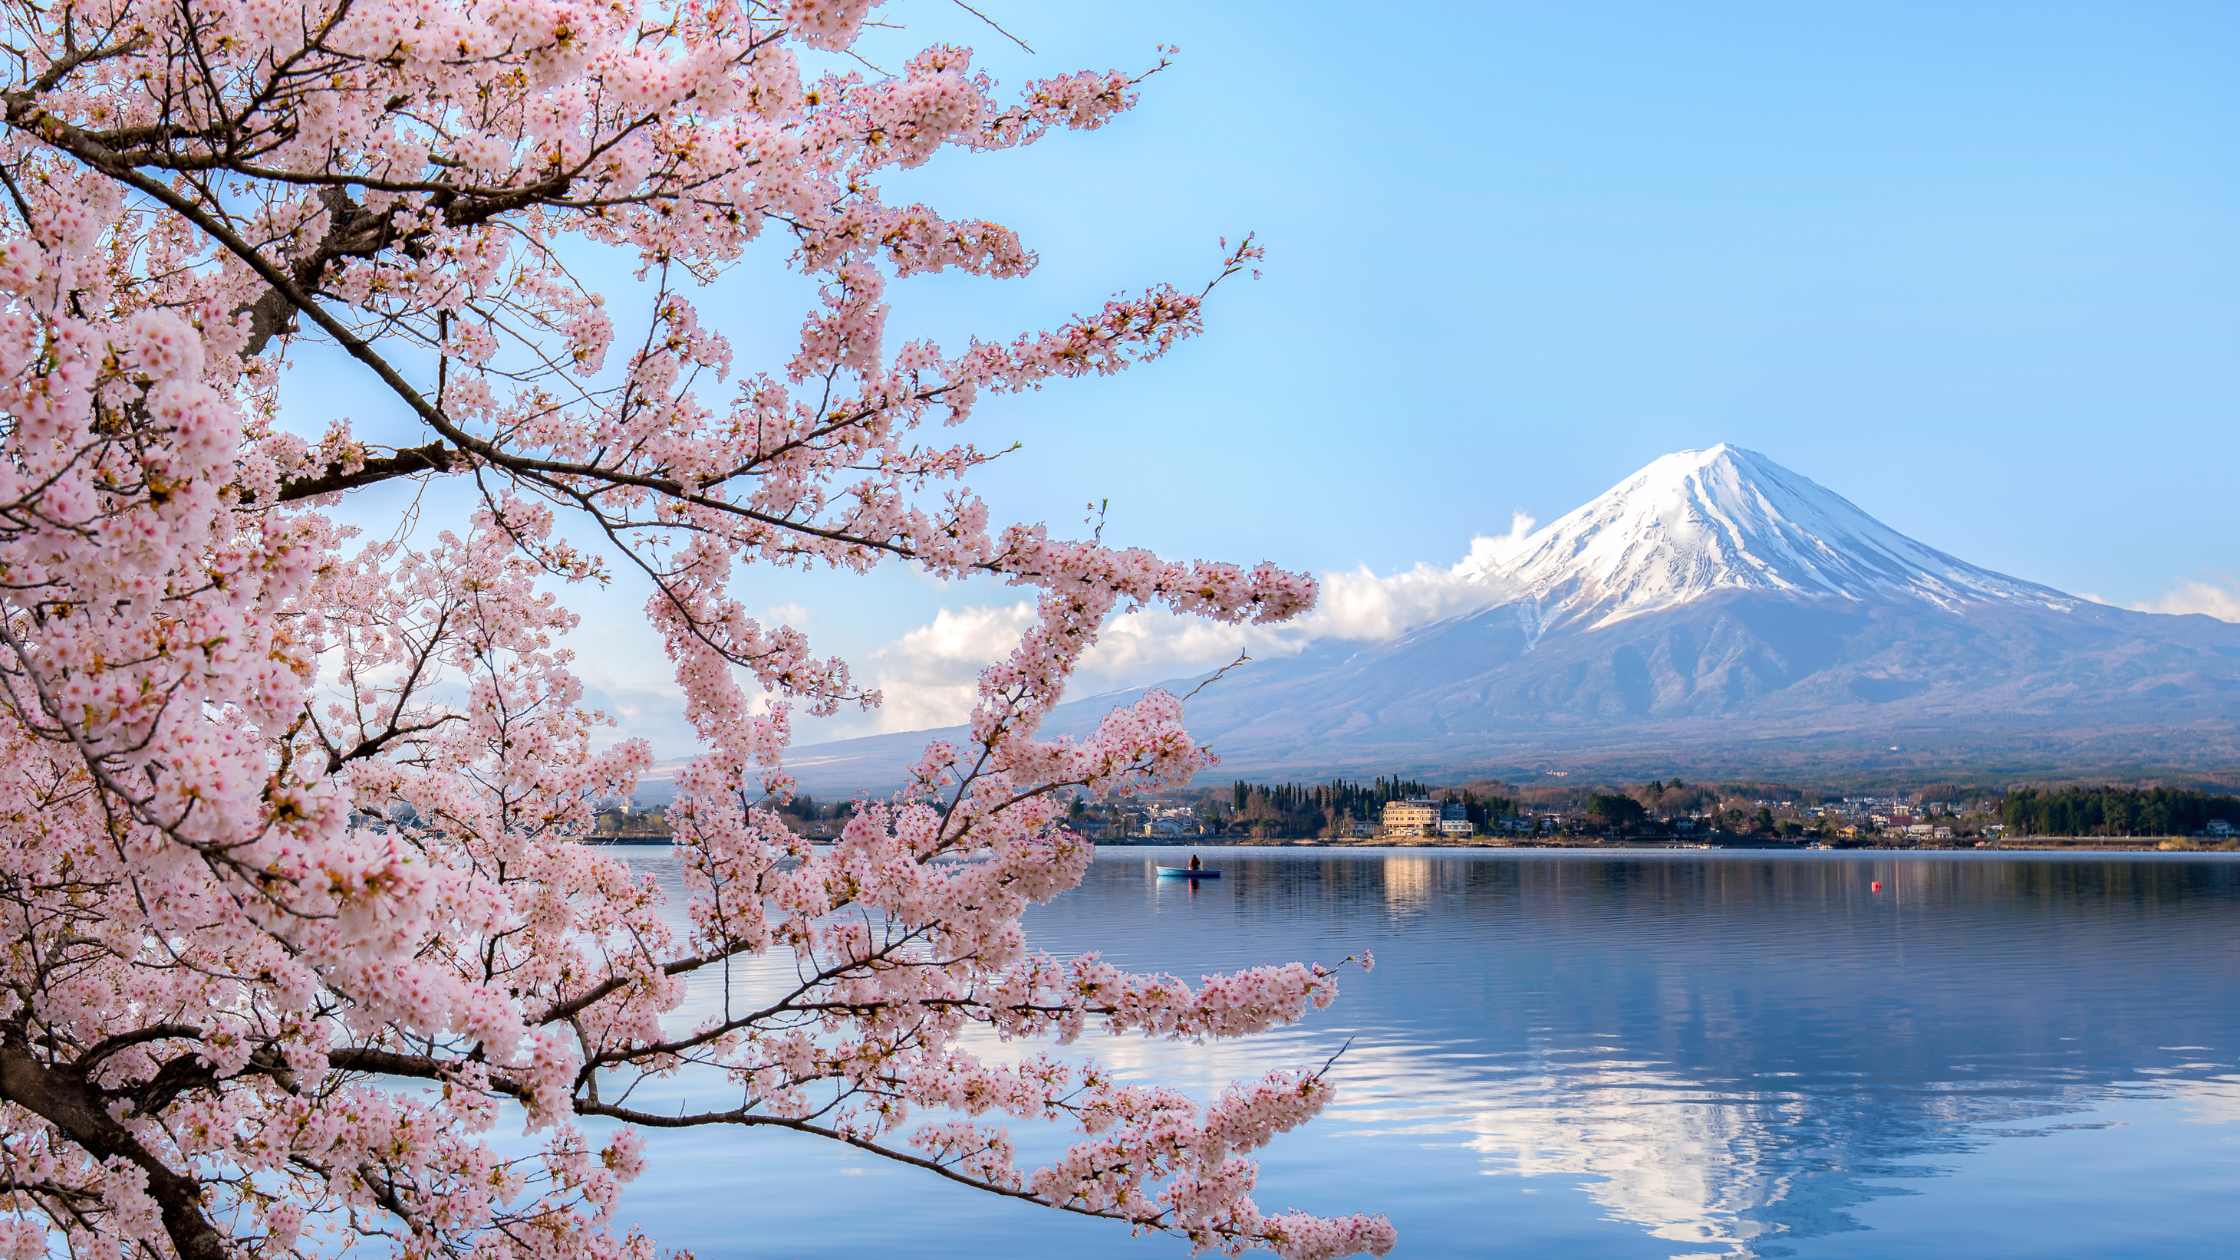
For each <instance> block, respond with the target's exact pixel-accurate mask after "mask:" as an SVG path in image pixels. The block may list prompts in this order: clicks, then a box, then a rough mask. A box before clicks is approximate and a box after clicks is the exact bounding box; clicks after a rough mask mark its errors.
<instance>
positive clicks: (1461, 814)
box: [1439, 801, 1478, 840]
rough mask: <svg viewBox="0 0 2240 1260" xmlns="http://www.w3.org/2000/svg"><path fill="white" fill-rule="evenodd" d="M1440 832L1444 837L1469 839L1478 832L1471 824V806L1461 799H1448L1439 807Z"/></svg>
mask: <svg viewBox="0 0 2240 1260" xmlns="http://www.w3.org/2000/svg"><path fill="white" fill-rule="evenodd" d="M1439 834H1440V835H1441V836H1442V837H1460V838H1462V839H1465V840H1467V839H1469V838H1470V837H1471V836H1474V835H1476V834H1478V829H1477V828H1476V827H1473V826H1471V825H1470V807H1469V806H1468V805H1465V804H1463V803H1462V802H1461V801H1448V802H1447V803H1446V804H1444V805H1441V806H1440V807H1439Z"/></svg>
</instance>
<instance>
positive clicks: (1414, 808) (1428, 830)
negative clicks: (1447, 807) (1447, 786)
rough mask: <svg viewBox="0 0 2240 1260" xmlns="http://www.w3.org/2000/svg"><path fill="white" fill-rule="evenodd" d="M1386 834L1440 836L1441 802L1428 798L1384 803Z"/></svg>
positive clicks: (1415, 797) (1416, 797) (1422, 797)
mask: <svg viewBox="0 0 2240 1260" xmlns="http://www.w3.org/2000/svg"><path fill="white" fill-rule="evenodd" d="M1384 834H1386V835H1388V836H1435V835H1437V834H1439V802H1437V801H1435V800H1432V799H1431V798H1430V797H1428V796H1411V797H1408V798H1407V799H1406V800H1399V801H1386V802H1385V803H1384Z"/></svg>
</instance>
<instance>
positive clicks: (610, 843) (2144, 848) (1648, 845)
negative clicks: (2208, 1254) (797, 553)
mask: <svg viewBox="0 0 2240 1260" xmlns="http://www.w3.org/2000/svg"><path fill="white" fill-rule="evenodd" d="M2170 840H2191V841H2194V842H2195V843H2197V844H2198V843H2199V837H2193V836H2146V837H2114V838H2110V837H2106V836H2080V837H2062V836H2033V837H2030V838H2029V839H2026V840H2010V841H2001V842H1999V843H1996V844H1987V845H1984V846H1982V847H1981V848H1978V847H1977V846H1975V845H1972V844H1968V845H1887V846H1884V845H1864V844H1862V845H1848V846H1845V847H1843V848H1810V847H1807V846H1805V845H1801V844H1752V843H1748V842H1743V843H1736V844H1718V843H1701V842H1695V841H1674V840H1593V839H1581V840H1575V841H1567V842H1566V841H1558V842H1555V843H1545V842H1543V843H1538V844H1519V843H1515V842H1495V843H1490V844H1489V843H1483V842H1465V841H1454V840H1407V839H1393V840H1374V839H1373V840H1229V839H1214V838H1207V839H1200V840H1198V841H1195V842H1192V841H1185V840H1172V841H1169V840H1158V841H1131V842H1128V843H1119V844H1115V843H1105V842H1098V843H1097V849H1098V851H1099V852H1100V853H1108V854H1109V853H1117V852H1120V851H1123V850H1127V849H1453V850H1468V851H1474V852H1484V853H1493V852H1500V851H1504V850H1517V851H1537V852H1543V853H1554V852H1582V851H1583V852H1593V851H1596V850H1601V851H1604V852H1610V853H1845V854H1874V855H1877V856H1884V855H1895V854H1909V853H1921V854H1928V853H2133V854H2162V853H2176V854H2182V855H2185V856H2189V857H2201V856H2206V855H2214V854H2220V853H2221V854H2232V855H2235V856H2240V850H2233V849H2218V848H2216V847H2214V846H2211V845H2201V847H2198V848H2191V849H2164V848H2161V847H2160V846H2161V845H2162V844H2163V843H2165V842H2167V841H2170ZM578 843H581V844H588V845H594V846H597V847H599V848H638V847H646V848H651V847H671V846H673V845H674V843H675V842H674V840H673V839H672V838H671V837H669V836H585V837H584V838H583V839H582V840H580V841H578Z"/></svg>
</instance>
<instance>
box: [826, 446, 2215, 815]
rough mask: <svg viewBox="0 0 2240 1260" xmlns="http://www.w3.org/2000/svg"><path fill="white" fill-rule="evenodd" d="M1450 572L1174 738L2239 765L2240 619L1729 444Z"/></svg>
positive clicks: (2140, 767) (1848, 762)
mask: <svg viewBox="0 0 2240 1260" xmlns="http://www.w3.org/2000/svg"><path fill="white" fill-rule="evenodd" d="M1457 572H1458V575H1460V576H1462V577H1464V578H1466V579H1468V580H1470V581H1472V582H1475V583H1477V584H1480V585H1483V586H1484V587H1485V588H1486V591H1487V596H1488V602H1487V604H1486V605H1485V606H1483V607H1480V608H1478V609H1476V610H1474V611H1471V612H1466V613H1463V614H1461V615H1458V616H1452V617H1448V618H1445V619H1443V620H1440V621H1435V622H1432V623H1430V624H1428V625H1424V626H1419V627H1416V628H1415V629H1412V630H1410V631H1408V632H1406V633H1404V634H1401V635H1399V636H1397V637H1394V638H1391V639H1387V640H1384V641H1380V642H1374V643H1359V642H1333V641H1324V642H1321V643H1317V644H1314V645H1311V646H1310V647H1308V648H1307V649H1306V650H1305V651H1303V652H1301V653H1299V654H1298V655H1296V656H1291V657H1285V658H1277V659H1271V660H1265V661H1254V662H1252V663H1250V664H1249V665H1247V666H1246V667H1244V668H1242V669H1239V670H1236V671H1234V672H1232V673H1231V674H1229V675H1228V676H1227V677H1225V678H1224V679H1222V680H1221V682H1220V683H1218V684H1216V685H1215V686H1214V687H1211V688H1208V689H1207V690H1206V691H1204V692H1202V693H1201V694H1199V695H1198V696H1197V698H1195V699H1194V700H1192V702H1191V703H1190V707H1189V715H1190V723H1191V730H1192V733H1193V734H1195V735H1196V736H1198V737H1199V738H1200V739H1203V740H1206V741H1208V742H1210V743H1211V744H1212V745H1213V746H1214V747H1215V749H1216V750H1217V751H1218V752H1220V753H1221V755H1222V756H1223V758H1224V761H1225V763H1226V766H1225V770H1224V772H1225V773H1230V774H1241V775H1242V776H1244V777H1283V776H1289V777H1319V776H1321V775H1325V774H1334V773H1343V774H1355V775H1360V774H1370V773H1386V772H1405V773H1416V772H1442V773H1448V772H1451V773H1464V772H1468V771H1472V770H1482V771H1485V772H1489V773H1504V774H1517V773H1527V772H1529V773H1534V774H1537V773H1540V772H1541V770H1540V769H1539V768H1536V767H1549V768H1558V767H1560V766H1562V765H1572V764H1580V765H1585V764H1594V765H1603V766H1611V767H1617V766H1628V767H1639V768H1640V769H1641V772H1642V773H1644V774H1648V773H1668V772H1674V771H1678V772H1683V773H1695V774H1701V773H1705V772H1710V771H1713V770H1716V769H1721V768H1723V769H1725V770H1729V771H1733V772H1736V773H1754V772H1756V771H1758V770H1770V769H1775V768H1781V767H1786V768H1787V769H1788V770H1789V771H1791V772H1795V773H1800V774H1819V775H1822V776H1823V777H1825V776H1826V775H1827V774H1829V773H1833V772H1837V771H1844V772H1849V771H1851V770H1856V769H1858V768H1859V767H1861V766H1863V765H1867V764H1869V763H1873V762H1878V761H1888V760H1891V759H1889V758H1885V757H1883V753H1884V752H1885V751H1896V752H1901V753H1902V752H1905V750H1907V749H1908V748H1912V749H1916V750H1932V749H1933V750H1936V751H1934V752H1933V753H1929V752H1922V753H1920V754H1919V755H1921V756H1928V757H1929V758H1930V759H1931V760H1932V761H1933V762H1934V763H1935V764H1936V765H1937V766H1938V767H1941V768H1942V769H1943V770H1954V771H1957V770H1963V769H1966V768H1967V767H1968V766H1969V765H1970V764H1971V761H1972V762H1973V763H1977V764H1980V765H1982V766H1984V767H1986V768H1989V767H1991V766H1993V765H1999V766H2005V767H2008V768H2010V769H2012V770H2014V771H2015V772H2017V773H2037V774H2044V773H2056V774H2058V773H2063V772H2067V771H2074V772H2078V773H2082V772H2085V771H2087V770H2094V769H2100V770H2107V771H2116V772H2126V771H2132V772H2137V771H2146V770H2149V769H2151V768H2153V767H2163V768H2171V769H2179V770H2186V771H2198V772H2207V771H2211V770H2213V769H2215V768H2217V767H2229V766H2231V765H2232V764H2233V763H2234V761H2235V759H2236V758H2240V734H2236V732H2240V626H2236V625H2232V624H2230V623H2226V622H2222V621H2217V620H2215V619H2213V618H2209V617H2205V616H2199V615H2193V616H2171V615H2166V614H2157V613H2144V612H2133V611H2130V610H2126V609H2120V608H2114V607H2111V606H2108V605H2104V604H2098V603H2094V602H2092V601H2090V600H2085V599H2082V598H2079V597H2076V596H2072V595H2068V594H2066V593H2064V592H2061V591H2058V590H2055V589H2054V588H2052V587H2048V586H2044V585H2041V584H2038V583H2033V582H2028V581H2025V580H2022V579H2019V578H2013V577H2009V576H2007V575H2005V574H2001V573H1996V572H1994V571H1992V570H1989V569H1985V568H1982V567H1980V566H1976V565H1973V564H1969V563H1968V562H1966V561H1963V560H1960V559H1959V558H1957V557H1954V556H1951V555H1948V554H1946V553H1945V552H1942V551H1939V550H1937V549H1936V548H1933V547H1930V546H1928V545H1926V544H1923V543H1920V542H1918V541H1916V540H1914V539H1911V538H1908V537H1907V536H1905V535H1904V534H1901V533H1899V532H1898V531H1896V530H1894V529H1891V528H1890V527H1888V526H1886V525H1884V524H1882V523H1881V522H1880V521H1877V520H1875V519H1874V518H1873V517H1871V516H1869V515H1867V514H1866V513H1865V512H1864V511H1861V510H1860V509H1859V508H1857V507H1856V506H1855V505H1853V504H1851V503H1850V501H1849V500H1847V499H1844V498H1843V497H1842V496H1841V495H1839V494H1836V493H1835V492H1834V491H1831V490H1827V489H1826V488H1824V487H1821V486H1819V485H1818V484H1817V483H1815V482H1813V481H1811V480H1810V479H1808V478H1805V477H1803V476H1801V475H1799V474H1796V473H1793V472H1791V471H1789V470H1788V469H1785V468H1782V467H1781V466H1780V465H1778V464H1776V463H1774V462H1773V461H1772V460H1770V459H1768V458H1766V457H1765V456H1763V455H1759V454H1757V453H1755V452H1752V451H1747V450H1743V449H1741V448H1738V447H1733V446H1727V445H1720V446H1715V447H1711V448H1708V449H1706V450H1700V451H1683V452H1677V453H1675V454H1673V455H1668V456H1665V457H1663V458H1662V459H1659V460H1657V461H1654V462H1652V463H1651V464H1650V465H1648V466H1647V467H1645V468H1643V469H1642V470H1641V471H1640V472H1637V473H1636V474H1634V475H1633V476H1632V477H1629V478H1627V479H1626V480H1624V481H1621V482H1620V483H1618V484H1617V485H1616V486H1613V487H1612V488H1611V489H1610V490H1609V491H1608V492H1606V493H1604V494H1603V495H1600V496H1598V497H1597V498H1596V499H1594V500H1592V501H1590V502H1589V503H1587V504H1585V505H1583V506H1582V507H1580V508H1579V509H1577V510H1575V511H1573V512H1570V513H1566V514H1565V515H1564V516H1563V517H1561V518H1559V519H1558V520H1556V521H1554V522H1551V523H1550V524H1549V525H1548V526H1546V527H1544V528H1542V529H1540V530H1537V531H1535V532H1534V533H1532V534H1530V535H1528V536H1527V537H1525V538H1524V539H1522V540H1520V541H1519V542H1517V543H1514V544H1510V545H1507V546H1504V547H1498V548H1486V547H1483V546H1481V547H1480V548H1478V549H1475V550H1474V552H1473V555H1472V558H1471V559H1470V560H1468V561H1466V562H1465V564H1464V565H1463V566H1461V567H1459V568H1458V570H1457ZM1197 682H1198V679H1197V678H1188V679H1181V680H1175V681H1173V682H1169V683H1166V684H1163V685H1164V686H1165V687H1166V688H1167V689H1168V690H1170V691H1174V692H1175V693H1176V694H1181V693H1183V692H1186V691H1188V690H1190V689H1191V688H1192V687H1194V686H1195V685H1196V683H1197ZM1141 690H1142V689H1137V693H1140V691H1141ZM1130 694H1133V693H1119V694H1117V695H1106V696H1099V697H1094V698H1091V699H1089V700H1084V701H1076V702H1071V703H1068V704H1064V705H1061V706H1060V707H1059V708H1058V710H1057V711H1056V712H1055V713H1053V714H1052V717H1051V721H1050V724H1049V727H1048V729H1050V730H1051V731H1053V732H1059V733H1078V732H1080V731H1085V730H1087V729H1088V728H1089V727H1091V726H1093V725H1094V723H1095V721H1096V720H1097V719H1098V718H1100V717H1101V716H1102V715H1103V713H1105V712H1107V711H1109V710H1110V708H1111V707H1112V706H1113V705H1114V704H1116V703H1122V702H1125V700H1126V699H1127V698H1128V696H1129V695H1130ZM929 734H931V732H913V733H906V734H898V735H885V736H872V737H867V738H864V739H858V740H849V741H840V742H836V743H832V744H825V745H811V746H807V747H804V748H801V749H798V750H796V753H795V758H794V760H793V762H792V763H791V764H792V768H793V769H794V771H795V773H796V774H797V776H799V777H801V778H802V780H803V781H804V782H805V783H810V782H815V783H818V784H821V787H820V788H819V789H817V790H824V791H830V790H833V789H834V788H835V787H842V786H845V787H848V788H855V787H862V788H867V789H868V788H877V787H883V786H888V785H890V784H891V783H892V782H897V781H899V779H900V774H899V771H900V768H901V766H902V765H904V764H906V763H907V761H908V760H909V758H910V756H912V755H914V754H915V752H916V750H917V749H918V748H919V747H922V745H923V743H924V740H925V739H926V738H927V737H928V735H929ZM1890 745H1896V746H1897V748H1896V749H1890V748H1889V746H1890ZM851 777H852V778H854V779H856V780H859V781H858V782H852V783H844V782H843V781H844V780H847V779H849V778H851Z"/></svg>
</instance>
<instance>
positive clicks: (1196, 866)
mask: <svg viewBox="0 0 2240 1260" xmlns="http://www.w3.org/2000/svg"><path fill="white" fill-rule="evenodd" d="M1205 868H1206V865H1205V863H1203V862H1200V861H1199V860H1198V855H1197V854H1195V853H1193V854H1191V855H1190V869H1191V870H1193V871H1202V870H1204V869H1205Z"/></svg>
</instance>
